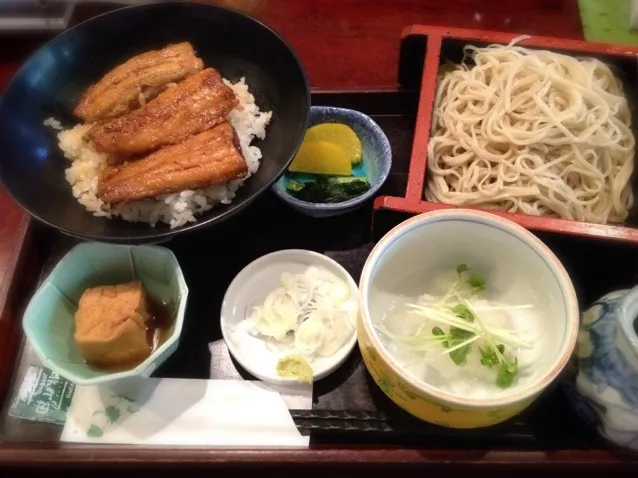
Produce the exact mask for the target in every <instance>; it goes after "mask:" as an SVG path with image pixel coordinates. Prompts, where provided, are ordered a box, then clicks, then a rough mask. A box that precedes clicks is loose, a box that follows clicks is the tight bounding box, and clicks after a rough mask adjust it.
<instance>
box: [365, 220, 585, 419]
mask: <svg viewBox="0 0 638 478" xmlns="http://www.w3.org/2000/svg"><path fill="white" fill-rule="evenodd" d="M460 263H465V264H468V265H470V267H472V269H473V270H475V271H477V272H479V273H480V274H481V275H482V276H484V277H486V280H487V284H488V287H491V286H493V287H494V289H496V290H503V291H507V294H509V297H508V298H512V293H514V294H515V295H516V299H517V302H518V300H520V301H522V302H518V303H529V304H532V305H533V306H534V307H535V308H536V310H537V311H538V313H539V314H540V316H541V317H542V318H543V328H544V333H547V334H549V335H547V337H548V339H547V341H546V342H545V343H544V345H543V349H542V355H541V357H540V358H539V360H538V362H535V363H534V367H533V370H531V371H530V372H529V373H528V375H526V378H525V380H523V379H522V378H521V382H520V384H519V386H516V387H513V389H512V390H511V391H510V390H507V391H502V392H500V393H498V394H495V396H494V397H488V398H483V397H480V398H475V397H472V398H469V397H463V396H459V395H456V394H453V393H450V392H449V391H445V390H442V389H441V388H437V387H435V386H433V385H431V384H428V383H426V382H424V381H423V380H421V379H419V378H417V377H416V376H414V375H412V373H410V372H408V371H406V370H405V369H404V367H402V366H401V364H400V363H399V361H398V360H397V359H396V358H395V357H394V356H392V355H391V354H390V352H389V351H388V350H387V348H386V346H385V345H384V344H383V342H382V340H381V338H380V336H379V334H378V333H377V331H376V329H375V328H374V324H376V323H378V322H379V321H380V320H381V319H382V318H383V317H384V315H386V314H388V313H389V311H390V310H391V308H392V307H393V306H395V305H398V304H400V303H405V302H406V300H407V299H408V298H411V297H415V296H417V295H419V294H420V293H422V292H423V290H422V287H423V286H424V285H425V283H426V282H427V281H428V279H429V278H430V277H432V276H433V274H434V273H435V271H439V270H441V269H454V268H455V267H456V266H457V265H458V264H460ZM359 290H360V310H361V314H360V317H359V322H358V340H359V347H360V348H361V354H362V356H363V360H364V362H365V364H366V367H367V369H368V371H369V372H370V374H371V375H372V377H373V378H374V381H375V382H376V383H377V385H379V387H380V388H381V389H382V390H383V391H384V393H385V394H386V395H387V396H388V397H390V399H391V400H392V401H393V402H394V403H396V404H397V405H398V406H400V407H401V408H403V409H404V410H406V411H408V412H409V413H411V414H412V415H415V416H416V417H418V418H420V419H422V420H425V421H428V422H431V423H434V424H437V425H441V426H445V427H451V428H480V427H486V426H490V425H494V424H497V423H499V422H502V421H504V420H507V419H508V418H510V417H512V416H514V415H517V414H518V413H520V412H521V411H523V410H524V409H525V408H527V407H528V406H529V405H530V404H531V403H532V402H533V401H534V400H535V399H536V398H537V397H538V395H539V394H540V393H541V392H542V391H543V390H544V389H545V388H546V387H547V386H548V385H549V384H550V383H551V382H552V381H553V380H554V379H555V378H556V377H557V376H558V375H559V373H560V372H561V370H562V369H563V367H564V366H565V364H566V363H567V362H568V360H569V357H570V355H571V354H572V351H573V349H574V346H575V344H576V337H577V333H578V321H579V318H578V317H579V316H578V303H577V300H576V293H575V292H574V287H573V285H572V283H571V280H570V278H569V276H568V274H567V272H566V271H565V269H564V268H563V266H562V264H561V263H560V261H559V260H558V259H557V258H556V256H555V255H554V254H553V253H552V252H551V251H550V250H549V248H548V247H547V246H545V245H544V244H543V243H542V242H541V241H540V240H539V239H537V238H536V237H535V236H534V235H533V234H531V233H530V232H528V231H527V230H525V229H523V228H522V227H520V226H518V225H517V224H514V223H513V222H511V221H508V220H505V219H502V218H500V217H498V216H496V215H493V214H488V213H483V212H477V211H469V210H463V209H454V210H445V211H437V212H432V213H427V214H422V215H420V216H416V217H414V218H412V219H409V220H407V221H405V222H403V223H402V224H400V225H399V226H397V227H395V228H394V229H393V230H392V231H390V232H389V233H388V234H387V235H386V236H384V237H383V238H382V239H381V241H379V243H378V244H377V245H376V246H375V248H374V249H373V250H372V253H371V254H370V256H369V257H368V259H367V261H366V263H365V266H364V268H363V272H362V274H361V281H360V284H359ZM419 291H421V292H419Z"/></svg>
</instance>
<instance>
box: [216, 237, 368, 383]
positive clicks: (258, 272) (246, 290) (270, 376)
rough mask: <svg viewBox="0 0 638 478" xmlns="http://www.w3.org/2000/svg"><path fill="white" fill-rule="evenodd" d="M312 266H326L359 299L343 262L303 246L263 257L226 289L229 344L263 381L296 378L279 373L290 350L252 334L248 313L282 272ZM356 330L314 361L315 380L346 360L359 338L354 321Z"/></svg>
mask: <svg viewBox="0 0 638 478" xmlns="http://www.w3.org/2000/svg"><path fill="white" fill-rule="evenodd" d="M311 267H316V268H321V269H324V270H326V271H328V272H330V273H332V274H334V275H335V276H336V277H337V278H339V279H340V280H342V281H343V282H344V283H345V284H346V285H347V286H348V288H349V289H350V296H351V300H354V301H355V303H357V301H358V296H359V289H358V287H357V284H356V283H355V281H354V280H353V279H352V277H351V276H350V274H349V273H348V272H347V271H346V270H345V269H344V268H343V267H341V265H339V264H338V263H337V262H335V261H334V260H332V259H330V258H329V257H327V256H324V255H323V254H319V253H317V252H312V251H306V250H301V249H289V250H284V251H278V252H273V253H271V254H267V255H265V256H263V257H260V258H259V259H257V260H255V261H253V262H251V263H250V264H248V265H247V266H246V267H245V268H244V269H243V270H242V271H241V272H240V273H239V274H237V276H236V277H235V278H234V279H233V281H232V282H231V284H230V286H229V287H228V289H227V290H226V294H225V295H224V301H223V302H222V309H221V330H222V335H223V337H224V341H225V342H226V346H227V347H228V350H229V351H230V353H231V355H232V356H233V357H234V358H235V360H237V362H239V364H240V365H241V366H242V367H243V368H244V369H246V371H248V372H249V373H251V374H252V375H254V376H255V377H257V378H258V379H260V380H263V381H264V382H270V383H276V384H287V383H291V382H292V383H295V382H297V381H296V380H295V379H293V378H288V377H281V376H279V374H278V373H277V363H278V361H279V359H280V358H282V357H284V356H285V355H287V354H285V353H277V352H275V351H273V350H271V349H270V348H268V346H267V343H266V341H265V340H263V339H260V338H259V337H255V336H253V335H252V334H250V333H249V330H248V326H249V324H248V323H247V322H246V320H245V319H246V316H247V314H248V312H249V310H250V308H251V306H252V305H253V303H254V301H255V300H256V299H259V298H260V297H265V296H266V295H267V294H268V293H269V292H270V291H272V290H273V289H274V288H276V287H278V286H280V284H281V275H282V274H283V273H285V272H289V273H291V274H302V273H304V272H306V271H307V270H308V269H309V268H311ZM353 330H354V331H353V334H352V336H351V337H350V338H349V339H348V341H347V342H346V343H345V344H344V345H343V346H342V347H341V348H340V349H339V350H337V352H336V353H335V354H334V355H332V356H330V357H318V358H316V359H314V360H313V361H312V363H311V366H312V369H313V372H314V373H313V380H314V381H317V380H319V379H321V378H324V377H326V376H327V375H329V374H331V373H332V372H334V371H335V370H336V369H337V368H339V366H341V364H342V363H343V362H344V361H345V360H346V358H347V357H348V355H349V354H350V352H351V351H352V349H353V348H354V346H355V344H356V342H357V333H356V324H353Z"/></svg>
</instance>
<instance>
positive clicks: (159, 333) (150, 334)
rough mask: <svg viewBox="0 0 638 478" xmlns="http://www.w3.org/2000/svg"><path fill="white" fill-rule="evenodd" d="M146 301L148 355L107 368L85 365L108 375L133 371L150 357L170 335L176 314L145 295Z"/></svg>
mask: <svg viewBox="0 0 638 478" xmlns="http://www.w3.org/2000/svg"><path fill="white" fill-rule="evenodd" d="M146 301H147V305H148V311H149V313H150V314H151V318H150V320H149V321H148V324H147V326H146V343H148V347H149V353H148V355H147V356H146V357H144V358H142V359H141V360H135V361H131V362H123V363H118V364H113V365H108V366H97V365H94V364H91V363H87V365H89V366H91V367H92V368H94V369H96V370H101V371H106V372H109V373H116V372H125V371H127V370H131V369H134V368H135V367H137V366H138V365H139V364H141V363H142V362H143V361H144V360H146V359H147V358H148V357H150V356H151V355H152V354H153V352H155V351H156V350H157V349H158V348H159V347H160V346H161V345H162V344H163V343H164V342H166V339H167V338H168V336H169V335H170V331H171V327H172V326H173V323H174V322H175V314H176V312H173V311H171V307H170V305H169V304H167V303H166V302H164V301H162V300H159V299H157V298H155V297H153V296H152V295H150V294H147V296H146Z"/></svg>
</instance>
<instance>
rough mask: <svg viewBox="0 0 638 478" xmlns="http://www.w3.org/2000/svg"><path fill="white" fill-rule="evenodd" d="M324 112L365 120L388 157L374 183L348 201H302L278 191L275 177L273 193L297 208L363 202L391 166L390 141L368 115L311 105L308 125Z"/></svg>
mask: <svg viewBox="0 0 638 478" xmlns="http://www.w3.org/2000/svg"><path fill="white" fill-rule="evenodd" d="M326 112H329V114H328V115H327V116H329V117H331V118H335V119H336V118H344V117H346V116H348V115H350V116H358V117H359V118H361V119H362V120H363V121H364V122H365V124H366V127H368V128H369V129H370V130H371V131H372V133H373V134H374V136H375V137H377V138H378V139H379V141H380V142H381V144H382V146H384V148H382V149H384V150H387V151H388V153H387V156H389V158H388V160H386V161H383V164H382V167H381V174H380V175H379V180H378V181H377V182H376V183H375V184H371V185H370V189H368V190H367V191H366V192H365V193H363V194H361V195H360V196H357V197H356V198H353V199H349V200H348V201H343V202H336V203H314V202H308V201H302V200H300V199H297V198H295V197H293V196H291V195H290V194H288V193H287V192H286V191H285V190H284V191H280V190H279V189H278V188H277V183H278V182H279V181H280V180H281V177H279V179H277V181H275V184H274V185H273V186H272V190H273V192H274V193H275V195H277V197H279V198H280V199H282V200H283V201H285V202H287V203H290V204H292V205H294V206H296V207H298V208H302V209H314V210H319V211H339V210H341V209H348V208H351V207H353V206H358V205H360V204H362V203H364V202H365V201H367V200H368V199H370V198H371V197H372V196H374V195H375V194H376V193H377V191H378V190H379V189H381V186H383V184H384V183H385V182H386V180H387V179H388V176H389V175H390V169H391V168H392V147H391V146H390V141H389V140H388V137H387V136H386V134H385V133H384V132H383V130H382V129H381V127H380V126H379V125H378V124H377V123H376V121H374V120H373V119H372V118H371V117H370V116H368V115H367V114H365V113H362V112H361V111H357V110H353V109H349V108H340V107H337V106H311V107H310V118H309V122H308V127H310V126H311V125H312V117H313V116H314V115H320V114H325V113H326ZM343 124H350V123H349V122H344V123H343ZM285 174H286V171H284V173H283V175H285ZM283 175H282V176H283Z"/></svg>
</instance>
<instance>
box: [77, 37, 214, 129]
mask: <svg viewBox="0 0 638 478" xmlns="http://www.w3.org/2000/svg"><path fill="white" fill-rule="evenodd" d="M203 68H204V62H203V61H202V60H201V59H200V58H198V57H197V56H196V55H195V50H194V49H193V46H192V45H191V44H190V43H188V42H183V43H177V44H175V45H168V46H167V47H165V48H162V49H161V50H153V51H148V52H146V53H142V54H140V55H137V56H135V57H133V58H131V59H130V60H128V61H126V62H125V63H123V64H121V65H119V66H118V67H116V68H114V69H113V70H111V71H110V72H108V73H107V74H106V75H104V77H102V79H101V80H100V81H98V82H97V83H95V84H94V85H92V86H90V87H89V88H88V89H87V90H86V92H85V93H84V95H83V96H82V99H81V100H80V103H79V104H78V105H77V106H76V108H75V110H74V114H75V115H76V116H77V117H78V118H80V119H82V120H84V121H86V122H87V123H93V122H95V121H101V120H104V119H109V118H115V117H117V116H120V115H123V114H125V113H128V112H129V111H131V110H132V109H134V108H137V107H138V106H140V104H139V97H140V94H146V96H149V97H152V96H153V95H154V94H156V93H158V92H159V91H160V90H161V88H163V87H165V86H166V85H168V84H169V83H174V82H178V81H181V80H182V79H184V78H185V77H187V76H189V75H192V74H193V73H196V72H198V71H201V70H202V69H203ZM146 99H148V98H146Z"/></svg>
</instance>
